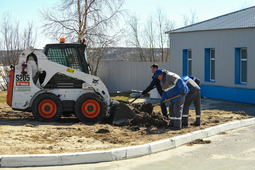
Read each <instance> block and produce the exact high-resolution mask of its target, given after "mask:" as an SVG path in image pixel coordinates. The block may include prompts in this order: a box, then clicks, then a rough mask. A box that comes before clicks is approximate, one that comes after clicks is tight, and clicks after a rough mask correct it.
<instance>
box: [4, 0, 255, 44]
mask: <svg viewBox="0 0 255 170" xmlns="http://www.w3.org/2000/svg"><path fill="white" fill-rule="evenodd" d="M60 1H61V0H0V23H1V21H2V16H3V14H4V13H9V14H10V15H11V18H12V19H13V20H16V21H19V23H20V26H21V28H22V27H26V26H27V25H28V22H31V21H33V24H34V27H35V28H36V29H37V35H38V38H37V44H36V48H43V47H44V46H45V44H47V43H50V42H52V40H50V39H48V38H47V37H46V36H45V35H44V33H43V32H42V31H41V30H42V29H41V26H42V17H41V14H40V10H42V9H47V8H51V7H53V6H56V5H57V4H58V2H60ZM251 6H255V1H254V0H126V1H125V4H124V7H123V8H124V9H126V10H127V12H128V13H129V14H132V15H133V14H135V15H136V16H137V17H139V19H140V21H141V22H144V23H145V21H147V20H148V18H149V17H150V16H151V15H153V13H155V12H156V11H157V10H158V9H160V10H161V11H162V12H163V13H164V14H165V16H167V18H168V19H169V20H171V21H174V22H175V28H179V27H182V26H183V16H184V15H186V16H190V15H191V13H192V12H193V13H195V15H196V17H197V19H198V20H197V21H198V22H200V21H204V20H207V19H211V18H214V17H217V16H220V15H224V14H227V13H230V12H234V11H237V10H240V9H243V8H247V7H251Z"/></svg>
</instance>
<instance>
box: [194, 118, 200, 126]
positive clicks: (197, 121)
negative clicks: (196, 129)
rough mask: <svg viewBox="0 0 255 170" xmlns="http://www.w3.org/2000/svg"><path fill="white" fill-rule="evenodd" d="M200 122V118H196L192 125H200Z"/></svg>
mask: <svg viewBox="0 0 255 170" xmlns="http://www.w3.org/2000/svg"><path fill="white" fill-rule="evenodd" d="M200 122H201V121H200V118H197V119H196V121H195V123H194V125H195V126H200Z"/></svg>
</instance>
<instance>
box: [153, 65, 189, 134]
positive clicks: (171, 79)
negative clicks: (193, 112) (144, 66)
mask: <svg viewBox="0 0 255 170" xmlns="http://www.w3.org/2000/svg"><path fill="white" fill-rule="evenodd" d="M154 77H155V78H157V79H158V80H160V85H161V87H162V89H163V91H164V92H163V95H162V97H161V102H163V101H165V100H166V99H170V98H172V97H175V96H179V95H180V96H179V97H177V98H175V99H173V100H171V104H170V106H169V115H170V122H169V126H170V129H172V130H180V129H181V128H182V112H183V107H184V102H185V96H186V94H187V93H188V92H189V88H188V87H187V85H186V83H185V82H184V81H183V80H182V79H181V77H180V76H179V75H177V74H176V73H173V72H170V71H167V70H162V69H158V70H157V71H156V72H155V75H154Z"/></svg>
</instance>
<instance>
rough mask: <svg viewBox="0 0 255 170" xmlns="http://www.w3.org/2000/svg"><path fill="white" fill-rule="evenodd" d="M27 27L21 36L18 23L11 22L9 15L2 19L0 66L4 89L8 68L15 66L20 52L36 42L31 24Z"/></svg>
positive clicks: (0, 29) (0, 28) (6, 14)
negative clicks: (0, 67)
mask: <svg viewBox="0 0 255 170" xmlns="http://www.w3.org/2000/svg"><path fill="white" fill-rule="evenodd" d="M28 25H29V27H28V28H27V29H25V30H24V33H23V34H22V33H21V31H20V29H19V28H20V25H19V22H18V21H13V19H12V17H11V16H10V14H8V13H5V14H4V15H3V17H2V21H1V26H0V41H1V46H0V49H1V50H2V51H1V53H0V64H1V65H2V66H3V67H2V78H3V81H4V84H5V85H4V86H3V87H6V86H7V83H8V72H9V67H8V66H10V65H16V64H17V62H18V57H19V54H20V52H21V51H22V50H24V49H25V48H26V47H28V46H31V45H34V44H35V42H36V39H35V35H34V29H33V26H32V24H28Z"/></svg>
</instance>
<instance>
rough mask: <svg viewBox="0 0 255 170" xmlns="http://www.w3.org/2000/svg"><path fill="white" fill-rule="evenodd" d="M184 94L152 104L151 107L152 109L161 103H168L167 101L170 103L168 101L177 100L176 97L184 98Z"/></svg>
mask: <svg viewBox="0 0 255 170" xmlns="http://www.w3.org/2000/svg"><path fill="white" fill-rule="evenodd" d="M185 94H187V93H183V94H179V95H177V96H174V97H172V98H170V99H167V100H165V101H163V102H160V103H157V104H154V105H152V107H155V106H159V105H160V104H161V103H166V102H168V101H170V100H173V99H176V98H178V97H181V96H184V95H185Z"/></svg>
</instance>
